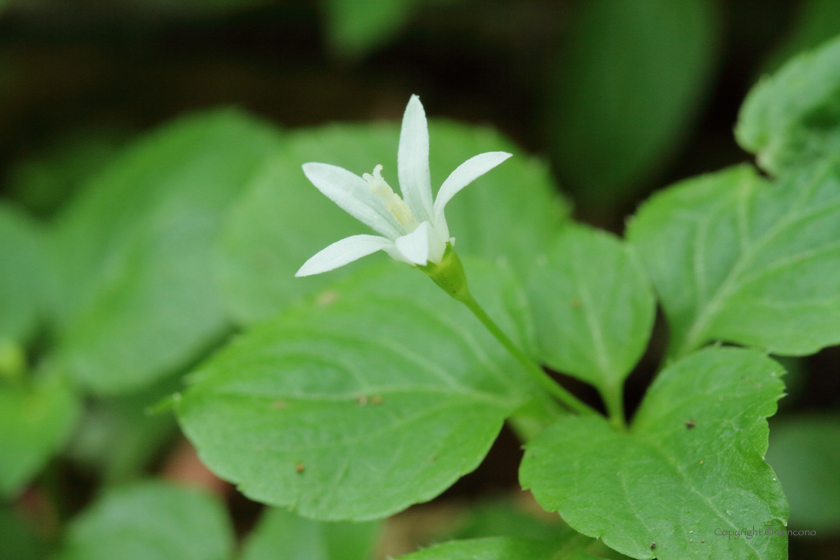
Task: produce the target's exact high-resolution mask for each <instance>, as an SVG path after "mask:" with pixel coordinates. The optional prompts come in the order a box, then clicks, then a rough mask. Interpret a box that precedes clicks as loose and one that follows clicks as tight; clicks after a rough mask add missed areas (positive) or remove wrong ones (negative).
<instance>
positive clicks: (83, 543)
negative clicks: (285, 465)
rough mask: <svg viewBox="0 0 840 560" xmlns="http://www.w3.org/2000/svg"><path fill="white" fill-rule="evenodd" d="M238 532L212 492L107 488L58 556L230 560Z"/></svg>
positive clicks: (74, 559)
mask: <svg viewBox="0 0 840 560" xmlns="http://www.w3.org/2000/svg"><path fill="white" fill-rule="evenodd" d="M232 553H233V532H232V531H231V528H230V525H229V522H228V519H227V513H226V512H225V510H224V507H223V506H222V504H221V503H220V502H219V501H218V500H217V499H216V498H215V497H214V496H211V495H209V494H205V493H204V492H201V491H199V490H196V489H192V488H184V487H179V486H175V485H171V484H164V483H162V482H142V483H136V484H132V485H130V486H126V487H122V488H117V489H113V490H110V491H108V492H106V493H105V494H104V495H103V496H102V497H101V498H100V499H99V500H98V501H97V502H96V503H94V504H93V505H92V506H91V507H90V508H88V509H87V510H85V511H84V512H83V513H82V514H81V515H79V517H77V518H76V519H74V520H73V522H72V523H71V524H70V526H69V527H68V529H67V535H66V537H65V539H64V543H63V545H62V548H61V551H60V552H59V554H58V555H57V557H56V560H115V559H117V558H119V560H152V559H154V560H227V559H228V558H230V557H231V556H232Z"/></svg>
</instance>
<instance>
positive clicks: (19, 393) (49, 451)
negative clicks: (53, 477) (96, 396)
mask: <svg viewBox="0 0 840 560" xmlns="http://www.w3.org/2000/svg"><path fill="white" fill-rule="evenodd" d="M78 414H79V403H78V401H77V400H76V398H75V396H74V395H73V394H72V393H71V392H70V391H69V390H68V389H67V387H65V385H64V383H63V382H62V380H60V379H58V378H57V377H56V376H52V375H50V376H42V377H39V378H37V379H35V380H34V381H33V382H32V385H31V386H23V385H21V386H16V385H2V384H0V495H14V494H15V493H16V492H17V491H19V490H20V489H21V487H23V485H25V484H26V483H27V482H29V480H30V479H31V478H32V477H33V476H35V475H36V474H37V473H38V471H40V470H41V468H43V467H44V465H45V464H46V463H47V461H48V460H49V459H50V457H51V456H52V455H53V454H54V453H55V452H56V451H58V449H59V448H60V447H61V446H62V445H63V444H64V442H65V440H66V439H67V437H68V436H69V435H70V433H71V432H72V430H73V427H74V425H75V423H76V418H77V417H78Z"/></svg>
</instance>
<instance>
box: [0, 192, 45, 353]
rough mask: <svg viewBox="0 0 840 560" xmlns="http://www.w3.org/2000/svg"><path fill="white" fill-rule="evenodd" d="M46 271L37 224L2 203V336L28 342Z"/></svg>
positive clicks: (41, 295) (41, 296)
mask: <svg viewBox="0 0 840 560" xmlns="http://www.w3.org/2000/svg"><path fill="white" fill-rule="evenodd" d="M45 274H46V268H45V265H44V257H43V246H42V240H41V237H40V235H39V232H38V231H37V229H36V228H35V224H34V223H32V222H31V220H30V219H29V218H28V217H27V216H26V215H25V214H24V213H23V212H21V211H20V210H19V209H17V208H15V207H13V206H10V205H7V204H0V339H4V338H5V339H9V340H14V341H17V342H25V341H26V339H27V338H28V337H29V336H30V335H32V333H33V331H34V330H35V327H36V326H37V323H38V318H39V317H38V316H39V311H40V307H41V303H42V299H43V290H44V284H45V279H44V275H45Z"/></svg>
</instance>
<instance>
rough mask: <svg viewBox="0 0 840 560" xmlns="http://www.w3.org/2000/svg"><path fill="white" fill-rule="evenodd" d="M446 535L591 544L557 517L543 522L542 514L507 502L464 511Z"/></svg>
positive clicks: (495, 501) (461, 537)
mask: <svg viewBox="0 0 840 560" xmlns="http://www.w3.org/2000/svg"><path fill="white" fill-rule="evenodd" d="M529 505H530V504H529ZM446 535H447V537H448V539H449V538H451V539H458V540H461V539H477V538H486V537H516V538H520V539H530V540H552V541H571V540H573V539H572V537H574V538H575V539H581V542H580V544H581V545H584V546H585V545H586V544H589V543H590V542H591V541H592V539H590V538H589V537H586V536H584V535H581V534H580V533H577V532H576V531H574V530H573V529H572V528H571V527H569V526H568V525H566V524H565V523H563V522H561V521H560V518H554V519H546V516H545V515H537V514H535V513H534V512H533V511H529V510H527V509H526V508H524V507H522V506H521V505H520V504H517V503H516V502H515V501H513V500H510V499H502V500H494V501H489V502H483V503H478V504H477V505H475V506H474V507H472V508H471V509H470V510H469V511H468V512H467V515H466V517H465V519H464V520H463V521H462V522H461V523H460V524H459V525H458V526H456V527H455V530H454V531H453V532H451V533H446ZM448 539H447V540H448Z"/></svg>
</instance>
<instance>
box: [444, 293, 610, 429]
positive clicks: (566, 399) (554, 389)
mask: <svg viewBox="0 0 840 560" xmlns="http://www.w3.org/2000/svg"><path fill="white" fill-rule="evenodd" d="M455 299H457V300H458V301H460V302H461V303H463V304H464V305H466V306H467V308H468V309H469V310H470V311H472V313H473V315H475V316H476V317H477V318H478V320H479V321H481V323H482V324H483V325H484V326H485V327H487V330H488V331H490V333H491V334H492V335H493V336H494V337H496V340H498V341H499V342H500V343H501V344H502V346H504V347H505V349H506V350H507V351H508V352H509V353H510V355H511V356H513V357H514V358H516V361H518V362H519V363H520V364H521V365H522V367H524V368H525V370H526V371H527V372H528V373H529V374H530V375H531V377H533V378H534V380H535V381H536V382H537V383H539V384H540V386H542V388H543V389H545V390H546V391H548V393H549V394H550V395H552V396H553V397H555V398H556V399H557V400H558V401H560V402H561V403H562V404H564V405H565V406H566V407H567V408H569V409H570V410H572V411H574V412H577V413H579V414H595V411H594V410H592V409H591V408H590V407H589V406H588V405H586V404H585V403H584V402H582V401H581V400H579V399H578V398H577V397H575V396H574V395H573V394H571V393H570V392H568V391H567V390H566V389H564V388H563V387H561V386H560V385H558V384H557V382H556V381H554V380H553V379H552V378H551V377H549V375H548V374H547V373H546V372H545V371H544V370H543V369H542V368H541V367H540V366H538V365H537V364H536V363H535V362H534V361H533V360H532V359H531V358H529V357H528V356H527V355H526V354H525V353H524V352H523V351H522V350H520V349H519V347H518V346H516V344H514V343H513V341H512V340H511V339H510V338H508V336H507V335H506V334H505V333H504V331H502V329H501V328H499V325H497V324H496V322H495V321H493V319H491V318H490V316H489V315H487V312H486V311H484V308H483V307H481V305H479V303H478V302H477V301H476V300H475V298H474V297H473V296H472V294H470V292H469V291H467V290H464V291H463V292H462V293H461V294H459V297H456V298H455Z"/></svg>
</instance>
